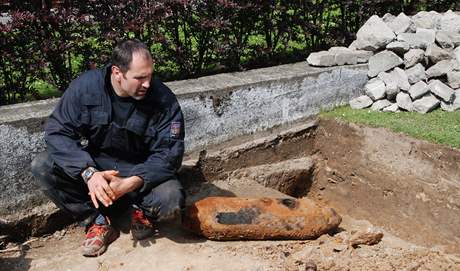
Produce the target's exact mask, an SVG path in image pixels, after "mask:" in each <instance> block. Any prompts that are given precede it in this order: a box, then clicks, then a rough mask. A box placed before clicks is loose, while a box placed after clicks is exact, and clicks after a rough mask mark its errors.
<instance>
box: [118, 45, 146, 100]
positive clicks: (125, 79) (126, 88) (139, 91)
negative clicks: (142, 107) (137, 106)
mask: <svg viewBox="0 0 460 271" xmlns="http://www.w3.org/2000/svg"><path fill="white" fill-rule="evenodd" d="M152 73H153V61H152V59H151V58H150V57H146V56H145V55H144V54H140V53H134V54H133V60H132V62H131V64H130V65H129V69H128V70H127V71H126V72H125V73H123V72H121V70H120V69H119V68H118V67H116V66H113V67H112V74H113V75H114V76H115V80H116V82H117V84H118V92H119V93H118V92H117V94H118V95H119V96H121V97H132V98H134V99H136V100H142V99H143V98H144V97H145V96H146V94H147V91H148V89H149V87H150V80H151V79H152ZM114 87H116V86H114Z"/></svg>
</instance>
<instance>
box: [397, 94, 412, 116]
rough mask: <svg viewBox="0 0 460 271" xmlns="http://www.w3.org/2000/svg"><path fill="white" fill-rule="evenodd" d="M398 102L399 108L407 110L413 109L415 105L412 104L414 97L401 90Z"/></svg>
mask: <svg viewBox="0 0 460 271" xmlns="http://www.w3.org/2000/svg"><path fill="white" fill-rule="evenodd" d="M396 104H397V105H398V107H399V108H402V109H404V110H406V111H413V110H414V105H413V104H412V99H411V98H410V96H409V94H407V93H404V92H400V93H398V95H396Z"/></svg>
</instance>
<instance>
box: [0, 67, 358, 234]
mask: <svg viewBox="0 0 460 271" xmlns="http://www.w3.org/2000/svg"><path fill="white" fill-rule="evenodd" d="M366 81H367V65H355V66H341V67H332V68H313V67H309V66H308V65H307V64H306V63H304V62H302V63H296V64H289V65H282V66H277V67H271V68H264V69H257V70H251V71H247V72H241V73H229V74H219V75H214V76H208V77H202V78H198V79H192V80H184V81H175V82H169V83H167V85H168V86H169V87H170V88H171V89H172V90H173V91H174V92H175V93H176V94H177V96H178V98H179V101H180V103H181V106H182V109H183V112H184V115H185V119H186V145H187V151H192V150H197V149H201V148H205V146H206V145H208V144H216V143H220V142H223V141H225V140H228V139H230V138H233V137H237V136H239V135H243V134H248V133H253V132H257V131H262V130H265V129H268V128H271V127H274V126H279V125H282V124H287V123H290V122H294V121H296V120H299V119H302V118H305V117H308V116H311V115H314V114H316V113H318V112H319V110H320V109H322V108H332V107H334V106H337V105H341V104H346V103H347V102H348V101H349V100H350V99H351V98H354V97H357V96H358V95H360V94H361V93H362V89H363V86H364V84H365V82H366ZM57 101H58V99H51V100H47V101H39V102H31V103H25V104H17V105H12V106H3V107H0V159H1V161H2V163H0V226H1V224H2V223H3V224H4V223H9V222H11V220H14V219H19V218H21V217H23V216H24V215H31V212H30V211H29V210H31V209H32V208H34V207H36V206H38V205H40V204H42V203H46V202H47V200H46V198H44V196H43V195H42V194H41V192H40V191H39V190H38V186H37V185H36V183H35V182H34V180H33V179H32V176H31V174H30V172H29V171H30V162H31V160H32V159H33V157H34V156H35V155H36V154H37V153H38V152H40V151H42V150H44V141H43V132H42V131H43V125H44V122H45V120H46V117H47V116H48V115H49V114H50V113H51V111H52V109H53V107H54V106H55V104H56V103H57ZM32 213H33V212H32ZM0 229H1V227H0ZM0 235H1V234H0Z"/></svg>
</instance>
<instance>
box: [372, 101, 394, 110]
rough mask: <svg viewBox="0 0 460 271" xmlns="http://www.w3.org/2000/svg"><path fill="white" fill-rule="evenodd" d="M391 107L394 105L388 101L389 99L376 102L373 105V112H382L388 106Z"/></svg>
mask: <svg viewBox="0 0 460 271" xmlns="http://www.w3.org/2000/svg"><path fill="white" fill-rule="evenodd" d="M391 105H392V103H391V102H390V101H388V100H387V99H384V100H378V101H376V102H374V104H372V106H371V110H373V111H381V110H383V109H384V108H387V107H388V106H391Z"/></svg>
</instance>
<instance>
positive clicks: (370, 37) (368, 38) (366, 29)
mask: <svg viewBox="0 0 460 271" xmlns="http://www.w3.org/2000/svg"><path fill="white" fill-rule="evenodd" d="M395 38H396V36H395V34H394V32H393V30H391V28H389V27H388V26H387V25H386V24H385V23H384V22H383V21H382V19H380V18H379V16H377V15H373V16H372V17H370V18H369V19H368V20H367V22H366V23H365V24H364V25H363V26H362V27H361V28H360V29H359V30H358V33H356V43H355V46H356V49H358V50H369V51H377V50H379V49H382V48H385V47H386V45H387V44H388V43H390V42H392V41H393V40H394V39H395Z"/></svg>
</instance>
